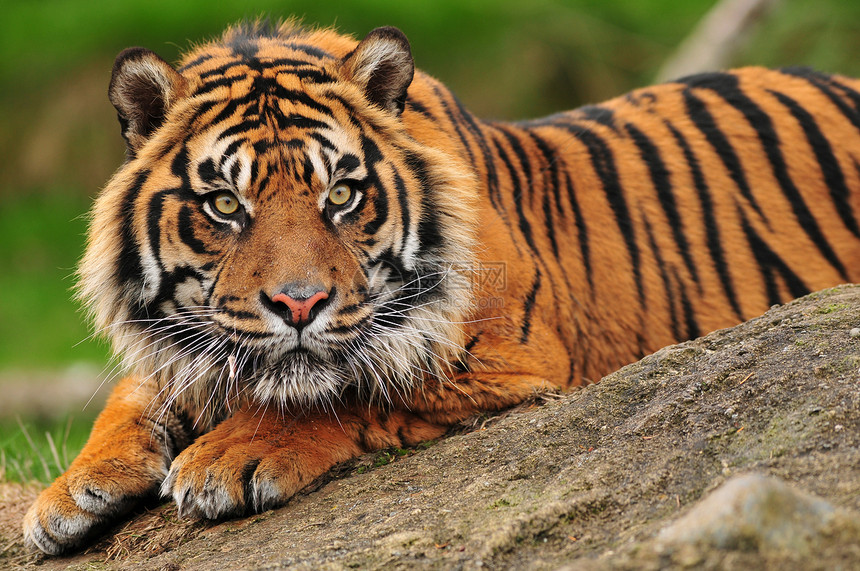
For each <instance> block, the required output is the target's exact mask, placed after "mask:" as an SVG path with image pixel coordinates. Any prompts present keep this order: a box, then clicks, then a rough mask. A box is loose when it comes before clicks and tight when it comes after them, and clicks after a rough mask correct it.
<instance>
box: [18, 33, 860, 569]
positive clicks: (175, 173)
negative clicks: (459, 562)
mask: <svg viewBox="0 0 860 571" xmlns="http://www.w3.org/2000/svg"><path fill="white" fill-rule="evenodd" d="M858 88H860V84H858V82H856V81H854V80H851V79H848V78H844V77H838V76H828V75H824V74H818V73H815V72H812V71H809V70H796V69H795V70H792V69H789V70H781V71H768V70H763V69H755V68H753V69H745V70H738V71H733V72H725V73H716V74H705V75H699V76H693V77H688V78H684V79H681V80H678V81H675V82H671V83H667V84H664V85H660V86H656V87H651V88H645V89H642V90H638V91H635V92H633V93H631V94H628V95H626V96H624V97H620V98H618V99H615V100H612V101H609V102H606V103H604V104H601V105H593V106H588V107H584V108H581V109H578V110H574V111H570V112H566V113H561V114H558V115H554V116H551V117H548V118H544V119H538V120H534V121H528V122H522V123H499V122H483V121H481V120H479V119H477V118H475V117H474V116H473V115H471V114H470V113H469V112H468V111H467V110H466V109H465V108H464V107H463V106H462V104H461V103H460V102H459V101H458V100H457V99H456V98H455V97H454V96H453V95H452V94H451V92H450V91H448V90H447V89H446V88H445V87H444V86H443V85H442V84H441V83H439V82H438V81H437V80H435V79H433V78H431V77H429V76H427V75H425V74H423V73H421V72H419V71H416V70H415V69H414V64H413V59H412V55H411V53H410V47H409V44H408V42H407V40H406V38H405V36H404V35H403V34H402V33H401V32H400V31H398V30H396V29H394V28H379V29H376V30H374V31H372V32H370V33H369V34H368V35H367V37H365V38H364V39H363V40H361V41H360V42H356V41H355V40H353V39H351V38H349V37H346V36H343V35H339V34H337V33H335V32H334V31H331V30H304V29H302V28H300V27H298V26H296V25H294V24H293V23H289V22H288V23H285V24H282V25H280V26H278V27H274V28H270V27H268V26H266V25H263V24H259V23H255V24H243V25H238V26H235V27H233V28H230V29H229V30H228V31H227V32H226V33H225V34H224V36H223V37H222V38H221V39H219V40H217V41H215V42H212V43H209V44H205V45H202V46H201V47H198V48H196V49H195V50H193V51H192V52H191V53H189V54H188V55H186V56H185V57H184V59H183V60H182V62H181V63H180V65H179V66H178V67H177V68H175V67H173V66H171V65H170V64H168V63H166V62H165V61H163V60H162V59H160V58H159V57H158V56H157V55H155V54H154V53H152V52H151V51H148V50H145V49H142V48H133V49H129V50H126V51H124V52H122V53H121V54H120V55H119V56H118V58H117V60H116V63H115V65H114V69H113V75H112V78H111V82H110V87H109V97H110V100H111V102H112V103H113V105H114V106H115V108H116V110H117V113H118V117H119V122H120V125H121V129H122V135H123V137H124V139H125V141H126V144H127V160H126V162H125V163H124V164H123V165H122V166H121V167H120V168H119V170H118V171H117V172H116V174H115V175H114V176H113V178H112V179H111V180H110V182H109V183H108V184H107V186H106V187H105V189H104V190H103V191H102V192H101V194H100V195H99V197H98V199H97V200H96V203H95V206H94V208H93V212H92V218H91V224H90V231H89V239H88V244H87V250H86V253H85V255H84V258H83V260H82V262H81V265H80V270H79V277H80V290H79V292H80V298H81V299H82V300H83V301H84V303H85V304H86V306H87V307H88V308H89V310H90V312H91V314H92V317H93V319H94V321H95V324H96V326H97V328H98V330H99V331H101V332H103V333H104V334H105V335H106V336H107V337H109V338H110V340H111V342H112V344H113V348H114V351H115V352H116V354H117V355H119V356H121V358H122V359H123V362H124V364H125V367H126V370H127V376H126V377H125V378H124V379H123V380H121V381H120V382H119V383H118V384H117V386H116V387H115V389H114V390H113V393H112V395H111V396H110V398H109V399H108V402H107V404H106V406H105V409H104V411H103V412H102V413H101V414H100V416H99V417H98V419H97V420H96V422H95V425H94V427H93V431H92V434H91V436H90V438H89V441H88V442H87V444H86V446H85V447H84V448H83V450H82V452H81V453H80V455H79V456H78V457H77V458H76V459H75V461H74V462H73V463H72V464H71V466H70V467H69V469H68V471H67V472H66V473H65V474H63V475H62V476H60V477H59V478H58V479H57V480H56V481H55V482H54V483H53V484H52V485H51V486H50V487H49V488H47V489H46V490H45V491H44V492H43V493H42V494H41V495H40V496H39V498H38V499H37V501H36V502H35V504H34V505H33V506H32V508H31V509H30V511H29V512H28V513H27V515H26V517H25V520H24V535H25V537H26V539H27V541H28V542H29V543H31V544H33V545H35V546H36V547H38V548H39V549H41V550H42V551H44V552H45V553H49V554H60V553H66V552H69V551H70V550H73V549H75V548H78V547H80V546H82V545H84V544H85V543H86V542H87V541H89V540H91V539H92V538H93V536H94V535H96V534H97V533H98V532H99V530H100V529H103V528H104V527H105V526H107V525H109V524H110V523H111V522H113V521H116V520H117V519H118V518H119V517H121V516H122V514H123V513H125V512H126V511H128V510H129V509H131V508H132V507H133V506H135V505H136V504H137V503H138V502H139V501H141V500H142V499H143V498H146V497H149V496H152V495H154V494H158V493H160V494H161V495H162V496H164V497H169V498H173V500H174V501H175V502H176V504H177V505H178V508H179V512H180V514H181V515H182V516H191V517H203V518H223V517H231V516H238V515H241V514H246V513H250V512H259V511H262V510H266V509H269V508H273V507H276V506H280V505H282V504H284V503H285V502H286V501H287V500H288V499H289V498H290V497H291V496H293V495H294V494H295V493H296V492H297V491H299V490H301V489H302V488H303V487H305V486H306V485H307V484H309V483H310V482H311V481H312V480H314V479H315V478H317V477H319V476H320V475H322V474H324V473H325V472H326V471H328V470H329V469H330V468H331V467H332V466H334V465H335V464H337V463H339V462H343V461H346V460H349V459H350V458H353V457H355V456H357V455H360V454H362V453H364V452H367V451H371V450H376V449H380V448H384V447H389V446H412V445H416V444H418V443H420V442H424V441H427V440H430V439H433V438H437V437H439V436H441V435H443V434H444V433H445V432H446V430H447V429H448V428H449V427H450V426H451V425H452V424H455V423H457V422H459V421H461V420H463V419H465V418H468V417H469V416H471V415H474V414H476V413H478V412H481V411H493V410H500V409H504V408H507V407H511V406H513V405H516V404H518V403H520V402H522V401H524V400H525V399H527V398H529V397H530V396H531V395H533V394H534V393H535V392H539V391H546V390H563V389H567V388H570V387H574V386H578V385H582V384H584V383H587V382H593V381H596V380H598V379H599V378H600V377H601V376H602V375H604V374H606V373H608V372H610V371H612V370H614V369H615V368H618V367H619V366H621V365H624V364H626V363H629V362H631V361H634V360H636V359H638V358H640V357H641V356H643V355H644V354H646V353H648V352H651V351H654V350H656V349H658V348H659V347H662V346H665V345H667V344H670V343H674V342H677V341H680V340H683V339H687V338H691V337H696V336H698V335H700V334H703V333H706V332H708V331H712V330H715V329H718V328H721V327H726V326H730V325H733V324H735V323H738V322H740V321H742V320H744V319H748V318H750V317H753V316H755V315H758V314H760V313H762V312H763V311H765V310H766V309H767V308H768V307H769V306H770V305H772V304H774V303H781V302H784V301H787V300H789V299H791V298H793V297H797V296H800V295H803V294H804V293H806V292H808V291H812V290H815V289H819V288H822V287H825V286H829V285H834V284H837V283H841V282H848V281H854V280H857V278H858V268H860V263H858V262H860V239H858V236H860V230H858V225H857V212H858V208H860V204H858V195H860V193H858V189H860V168H858V167H857V165H858V164H860V131H858V126H860V116H858V108H860V95H859V94H858Z"/></svg>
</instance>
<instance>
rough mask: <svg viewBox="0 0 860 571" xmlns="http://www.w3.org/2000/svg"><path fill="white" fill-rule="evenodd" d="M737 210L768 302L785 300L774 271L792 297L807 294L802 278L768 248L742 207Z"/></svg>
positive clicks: (772, 303) (776, 302)
mask: <svg viewBox="0 0 860 571" xmlns="http://www.w3.org/2000/svg"><path fill="white" fill-rule="evenodd" d="M737 210H738V216H739V217H740V219H741V226H742V228H743V231H744V234H746V237H747V241H748V242H749V245H750V250H751V251H752V253H753V256H754V257H755V259H756V262H757V263H758V266H759V269H760V270H761V273H762V276H763V277H764V281H765V291H766V293H767V297H768V304H769V305H775V304H778V303H783V302H784V301H786V300H783V299H782V298H780V297H779V289H778V284H777V282H776V279H775V276H774V272H776V273H777V274H778V275H779V276H780V277H781V278H782V279H783V280H784V281H785V283H786V285H787V286H788V291H789V294H790V295H791V297H792V298H798V297H803V296H804V295H806V294H808V293H809V288H808V287H807V286H806V284H805V283H803V280H801V279H800V278H799V277H798V276H797V274H795V273H794V272H792V271H791V269H790V268H789V267H788V265H786V263H785V262H783V261H782V259H781V258H780V257H779V256H778V255H777V254H776V252H774V251H773V250H771V249H770V247H769V246H768V245H767V242H765V241H764V240H763V239H762V238H761V236H759V235H758V234H756V232H755V230H754V229H753V227H752V226H751V225H750V223H749V221H748V220H747V218H746V216H744V212H743V209H742V208H740V207H738V209H737Z"/></svg>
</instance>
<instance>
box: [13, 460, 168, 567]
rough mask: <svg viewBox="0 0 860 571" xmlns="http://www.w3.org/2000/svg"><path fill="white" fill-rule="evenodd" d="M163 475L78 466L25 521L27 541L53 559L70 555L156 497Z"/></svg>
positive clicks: (107, 463)
mask: <svg viewBox="0 0 860 571" xmlns="http://www.w3.org/2000/svg"><path fill="white" fill-rule="evenodd" d="M161 477H162V474H159V475H144V474H141V473H136V471H135V470H125V469H123V467H122V466H117V465H115V463H112V462H111V461H105V462H101V463H98V464H94V465H86V466H79V467H77V468H75V467H74V466H73V468H72V469H70V470H69V471H68V472H66V473H65V474H63V475H62V476H60V477H59V478H57V480H55V481H54V483H53V484H51V486H49V487H48V488H47V489H46V490H45V491H43V492H42V493H41V494H40V495H39V497H38V498H37V499H36V501H35V502H34V503H33V505H32V506H31V507H30V509H29V510H28V512H27V514H26V515H25V516H24V522H23V531H24V539H25V541H26V542H27V543H28V544H29V545H31V546H34V547H37V548H38V549H40V550H41V551H43V552H44V553H47V554H49V555H60V554H63V553H67V552H69V551H71V550H73V549H75V548H76V547H79V546H80V545H81V544H83V543H84V542H85V541H86V540H87V539H88V538H89V537H91V536H92V535H93V534H95V533H96V532H97V531H98V530H99V529H100V528H102V527H104V526H105V525H107V524H109V523H111V522H112V521H113V520H115V519H116V518H117V517H118V516H119V515H121V514H123V513H125V512H126V511H128V510H129V509H130V508H131V507H132V506H134V504H135V503H136V502H137V501H138V500H139V499H140V498H141V497H143V496H145V495H147V494H149V493H152V491H154V490H155V488H156V487H157V485H158V481H159V480H160V479H161Z"/></svg>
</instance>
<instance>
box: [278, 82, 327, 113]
mask: <svg viewBox="0 0 860 571" xmlns="http://www.w3.org/2000/svg"><path fill="white" fill-rule="evenodd" d="M273 95H274V96H275V97H277V98H278V99H283V100H286V101H289V102H290V103H300V104H302V105H304V106H305V107H307V108H309V109H313V110H314V111H318V112H320V113H322V114H323V115H328V116H332V110H331V107H329V106H328V105H325V104H323V103H321V102H319V101H318V100H316V99H314V98H312V97H311V96H310V95H308V94H307V93H305V92H303V91H297V90H295V89H287V88H286V87H284V86H283V85H281V84H276V87H275V88H274V91H273Z"/></svg>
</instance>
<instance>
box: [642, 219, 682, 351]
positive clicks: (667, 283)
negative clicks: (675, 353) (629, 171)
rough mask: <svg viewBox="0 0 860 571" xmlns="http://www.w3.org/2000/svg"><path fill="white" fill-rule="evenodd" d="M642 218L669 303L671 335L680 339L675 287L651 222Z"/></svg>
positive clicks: (677, 339)
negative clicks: (655, 238)
mask: <svg viewBox="0 0 860 571" xmlns="http://www.w3.org/2000/svg"><path fill="white" fill-rule="evenodd" d="M642 218H643V222H644V223H645V233H646V234H647V235H648V243H649V244H650V246H651V251H652V252H654V258H655V259H656V260H657V268H659V270H660V279H662V280H663V289H664V290H665V291H666V295H665V296H664V297H663V299H665V300H666V303H667V304H668V305H669V321H670V323H671V324H672V337H673V338H674V339H675V340H676V341H681V340H682V339H683V337H682V336H681V327H680V325H679V323H678V313H677V311H676V310H675V297H676V296H675V289H674V288H673V287H672V281H671V280H670V279H669V272H668V271H667V269H666V263H665V262H664V261H663V256H661V255H660V248H658V247H657V242H656V240H654V233H653V231H652V230H651V224H650V223H649V222H648V219H647V218H645V217H644V215H643V217H642Z"/></svg>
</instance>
